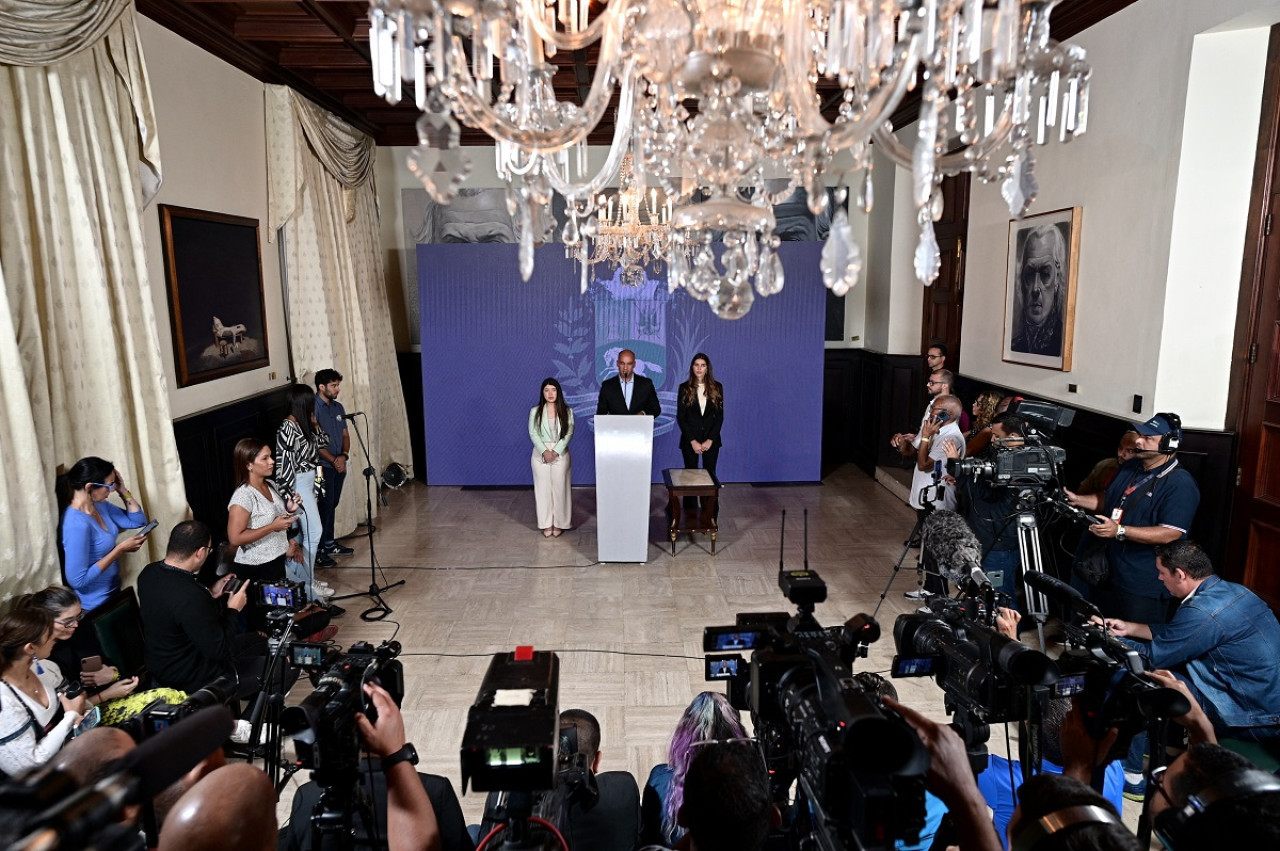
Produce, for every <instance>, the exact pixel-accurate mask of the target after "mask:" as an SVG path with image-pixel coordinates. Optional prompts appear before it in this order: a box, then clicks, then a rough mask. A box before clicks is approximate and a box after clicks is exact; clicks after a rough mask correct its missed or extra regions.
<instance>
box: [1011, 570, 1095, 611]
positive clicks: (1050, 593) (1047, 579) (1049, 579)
mask: <svg viewBox="0 0 1280 851" xmlns="http://www.w3.org/2000/svg"><path fill="white" fill-rule="evenodd" d="M1022 578H1023V579H1024V580H1026V583H1027V584H1028V585H1030V586H1031V587H1032V588H1034V589H1036V590H1037V591H1039V592H1040V593H1042V594H1044V595H1045V596H1046V597H1048V598H1049V599H1050V600H1053V601H1054V602H1055V603H1061V604H1062V605H1064V606H1066V607H1067V608H1069V609H1071V610H1072V611H1073V612H1075V613H1076V614H1078V615H1080V616H1081V617H1083V618H1085V619H1086V620H1087V619H1089V618H1091V617H1098V618H1100V617H1102V612H1101V611H1099V610H1098V607H1097V606H1095V605H1094V604H1093V603H1090V602H1089V601H1088V600H1086V599H1085V598H1084V595H1083V594H1081V593H1080V592H1079V591H1077V590H1076V589H1074V588H1072V587H1071V586H1070V585H1068V584H1067V583H1065V582H1063V581H1062V580H1061V579H1058V578H1057V577H1055V576H1050V575H1049V574H1047V573H1041V572H1040V571H1038V570H1028V571H1027V572H1026V573H1024V574H1022Z"/></svg>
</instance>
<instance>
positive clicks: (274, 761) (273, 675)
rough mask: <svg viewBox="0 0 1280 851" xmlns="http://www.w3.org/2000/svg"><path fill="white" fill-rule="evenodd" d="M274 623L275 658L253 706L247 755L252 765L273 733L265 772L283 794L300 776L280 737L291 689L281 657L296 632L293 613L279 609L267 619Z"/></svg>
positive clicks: (269, 662)
mask: <svg viewBox="0 0 1280 851" xmlns="http://www.w3.org/2000/svg"><path fill="white" fill-rule="evenodd" d="M267 618H268V620H269V621H270V622H271V626H272V630H271V638H270V639H269V641H270V646H271V655H270V656H269V657H268V660H267V664H266V665H265V666H264V668H263V672H262V687H261V689H260V690H259V691H258V696H257V697H256V698H255V699H254V702H253V711H252V712H250V713H249V720H250V729H249V743H248V745H246V754H247V755H248V757H249V764H250V765H252V764H253V761H254V759H255V758H256V756H257V754H258V739H259V737H260V735H261V732H262V730H263V728H264V727H265V728H266V729H267V730H268V731H269V732H268V735H267V741H266V742H265V743H264V744H263V747H262V750H261V753H262V769H263V771H265V772H266V774H267V777H268V778H269V779H270V780H271V785H272V786H274V787H275V790H276V794H277V795H278V794H280V792H281V790H283V789H284V787H285V785H286V784H287V783H288V782H289V778H291V777H293V775H294V774H296V773H297V772H298V769H299V766H298V765H297V764H296V763H293V762H289V763H286V762H285V761H284V758H283V754H284V744H283V741H282V737H281V735H280V713H281V711H283V709H284V698H285V692H286V691H287V689H286V688H285V685H284V672H283V671H281V672H280V673H279V674H277V671H280V656H281V654H282V653H283V652H284V649H285V648H286V647H288V646H289V634H290V633H291V632H292V631H293V623H294V621H293V613H292V612H290V611H289V610H288V609H277V610H276V611H274V612H271V613H270V614H269V615H267Z"/></svg>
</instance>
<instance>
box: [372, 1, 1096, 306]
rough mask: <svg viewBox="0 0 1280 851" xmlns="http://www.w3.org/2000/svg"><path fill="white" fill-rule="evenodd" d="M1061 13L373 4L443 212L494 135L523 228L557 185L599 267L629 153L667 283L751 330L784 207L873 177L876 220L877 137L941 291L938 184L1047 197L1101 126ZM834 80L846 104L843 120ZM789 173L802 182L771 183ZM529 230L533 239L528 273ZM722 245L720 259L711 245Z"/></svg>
mask: <svg viewBox="0 0 1280 851" xmlns="http://www.w3.org/2000/svg"><path fill="white" fill-rule="evenodd" d="M1058 2H1059V0H608V3H607V4H606V5H599V4H598V3H597V4H593V3H590V2H588V0H371V2H370V22H371V30H370V48H371V55H372V59H373V74H374V88H375V90H376V91H377V92H378V93H379V94H381V95H384V96H385V97H386V98H387V99H388V100H389V101H391V102H393V103H394V102H398V101H399V100H400V99H401V96H402V86H404V85H405V84H408V85H410V86H412V88H413V90H414V95H415V98H416V102H417V105H418V107H419V108H420V109H421V110H422V112H423V116H422V118H421V119H420V120H419V137H420V144H419V146H418V148H417V149H415V150H414V152H413V153H412V154H411V158H410V160H411V162H410V164H411V167H412V168H414V170H415V173H417V174H418V176H419V177H420V178H421V179H422V181H423V183H424V185H425V186H426V188H427V190H428V191H429V192H430V193H431V194H432V196H433V197H434V198H435V199H436V200H437V201H438V202H441V203H447V202H448V200H450V199H451V198H452V197H453V196H454V194H456V192H457V188H458V186H459V184H460V183H461V181H462V180H463V179H464V178H465V177H466V175H467V174H469V172H470V162H469V158H468V156H467V154H466V153H465V152H464V151H463V150H462V149H461V148H460V147H459V144H458V124H457V121H456V120H455V119H460V120H461V121H462V122H464V123H466V124H467V125H469V126H472V127H477V128H480V129H482V130H483V131H484V132H485V133H487V134H488V135H489V136H491V137H492V138H493V139H494V140H495V142H496V156H497V167H498V174H499V176H500V177H502V179H504V180H505V181H506V183H507V186H508V204H509V206H510V208H511V212H512V214H513V215H516V216H518V217H519V218H520V220H521V223H522V224H525V223H528V224H530V225H531V224H532V222H533V221H535V220H537V219H538V218H539V214H540V213H541V211H542V210H545V209H546V208H547V206H548V205H549V203H550V200H551V197H552V194H553V193H555V192H558V193H560V194H562V195H563V196H564V197H565V199H566V200H567V202H568V210H569V216H570V220H569V223H568V225H566V227H565V234H564V235H565V243H566V245H567V246H568V248H569V249H570V250H576V251H577V255H576V256H577V257H578V259H579V260H580V261H581V262H582V263H583V264H584V267H585V265H586V264H588V263H589V262H590V258H591V255H590V248H589V245H588V242H589V240H588V239H586V238H585V237H584V234H590V233H592V232H595V233H599V232H600V228H601V220H600V212H601V211H600V203H599V198H600V196H601V192H602V190H603V189H604V188H605V187H606V186H608V185H609V184H610V183H611V181H613V179H614V178H615V177H616V176H617V174H618V169H619V166H620V165H621V162H622V159H623V155H624V154H625V153H626V152H628V151H634V152H635V159H634V165H633V167H632V171H633V174H632V176H631V180H632V181H633V183H634V185H635V186H636V187H637V188H639V189H640V190H641V191H642V192H643V191H644V189H645V187H649V186H652V187H654V188H657V189H660V190H661V193H662V195H663V196H665V197H667V198H670V199H671V205H672V206H671V208H670V224H671V227H672V230H673V233H672V237H671V239H670V240H669V242H668V246H669V252H670V253H669V255H668V262H669V263H670V268H669V273H670V275H671V279H672V285H673V286H684V287H686V289H687V290H688V291H689V292H690V293H691V294H693V295H695V296H696V297H699V298H703V299H705V300H707V302H708V303H709V304H710V306H711V308H712V309H713V310H714V311H715V312H716V314H717V315H719V316H722V317H726V318H735V317H738V316H742V315H743V314H745V313H746V312H747V311H748V310H749V309H750V307H751V302H752V300H753V299H754V294H753V292H752V287H753V284H754V290H755V293H758V294H759V295H761V296H767V295H770V294H772V293H774V292H777V291H778V290H780V289H781V288H782V284H783V276H782V267H781V263H780V262H778V258H777V255H776V254H775V253H774V249H775V248H776V246H777V240H776V238H775V236H774V234H773V229H774V218H773V213H772V209H771V205H772V204H773V203H776V202H777V201H779V200H781V199H782V198H783V197H785V196H786V195H788V194H790V193H791V192H792V191H794V189H795V188H796V187H802V188H804V189H805V190H806V192H807V195H808V198H809V204H810V209H811V210H812V211H813V212H814V214H815V215H816V214H819V213H821V212H823V211H824V209H825V206H826V204H827V203H828V202H827V193H826V192H825V186H826V185H827V184H828V183H835V184H837V185H838V186H839V187H840V189H839V190H838V192H837V198H838V200H841V201H844V200H846V196H847V195H848V194H849V188H850V183H851V181H852V180H853V177H854V174H855V173H856V172H857V171H858V170H859V169H861V170H862V171H863V172H864V174H863V179H862V182H861V185H860V186H859V188H858V190H857V192H856V193H855V199H854V200H856V203H858V204H859V205H860V206H862V207H863V208H864V209H868V210H869V209H870V206H871V203H872V193H871V181H870V165H871V146H872V145H875V146H877V147H878V148H879V149H880V150H881V151H882V152H883V153H884V154H886V155H887V156H888V157H889V158H890V159H891V160H893V161H894V162H896V163H898V164H899V165H902V166H903V167H905V168H909V169H910V170H911V172H912V200H913V204H914V212H915V217H916V222H917V224H918V226H919V242H918V244H917V249H916V253H915V271H916V275H917V277H918V278H919V279H920V280H921V281H922V282H924V283H925V284H929V283H931V282H932V281H933V279H934V278H936V277H937V274H938V270H939V266H940V257H939V252H938V246H937V242H936V240H935V238H934V232H933V222H934V221H936V219H937V218H938V216H940V214H941V210H942V199H941V193H940V191H939V186H940V184H941V182H942V180H943V178H945V177H947V176H949V175H955V174H959V173H962V172H972V173H973V174H975V175H977V177H978V178H979V179H981V180H983V181H993V180H997V181H1000V182H1001V188H1002V194H1003V196H1004V198H1005V200H1006V201H1007V202H1008V205H1009V211H1010V214H1011V215H1012V216H1014V217H1015V218H1020V217H1021V216H1022V215H1023V214H1024V213H1025V212H1026V211H1027V209H1028V208H1029V206H1030V204H1031V203H1032V202H1033V200H1034V199H1035V195H1036V190H1037V186H1036V181H1035V176H1034V156H1033V153H1032V150H1033V148H1034V147H1035V146H1036V145H1042V144H1045V143H1046V142H1048V141H1050V140H1051V139H1052V138H1053V137H1054V136H1056V137H1057V138H1058V139H1059V140H1061V141H1064V142H1065V141H1069V140H1070V139H1071V138H1072V137H1073V136H1075V135H1077V134H1080V133H1083V132H1084V130H1085V124H1086V118H1087V113H1088V97H1087V92H1088V81H1089V73H1090V72H1089V67H1088V65H1087V63H1086V62H1085V57H1084V51H1083V50H1081V49H1080V48H1078V47H1075V46H1073V45H1066V44H1058V43H1057V42H1055V41H1053V40H1052V39H1050V37H1049V16H1050V14H1051V12H1052V10H1053V8H1054V7H1055V6H1056V5H1057V4H1058ZM596 43H598V49H597V56H598V64H597V67H596V71H595V76H594V78H593V79H592V80H591V86H590V90H589V92H588V94H587V96H586V98H585V100H584V102H583V103H582V105H578V104H576V103H571V102H568V101H562V100H557V99H556V96H555V90H554V88H553V86H552V78H553V75H554V73H555V70H556V68H555V64H554V63H555V62H556V59H557V56H558V55H559V54H561V53H562V52H568V51H582V50H585V49H586V48H587V47H588V46H589V45H592V44H596ZM819 83H821V84H822V88H823V90H824V91H826V90H831V91H834V92H835V93H836V94H835V96H834V102H838V104H839V107H838V114H837V116H836V117H835V119H834V120H832V121H828V120H827V119H826V118H825V117H824V116H823V110H822V102H821V100H820V97H819V94H818V92H819ZM915 87H920V89H921V91H920V96H921V97H920V111H919V115H918V120H917V121H916V122H915V126H914V127H913V128H908V129H906V130H902V131H900V132H899V133H898V134H895V133H894V131H893V128H892V127H891V126H890V125H889V124H888V120H889V117H890V116H891V115H892V114H893V113H894V111H895V109H897V107H898V106H899V105H900V104H901V103H902V100H903V98H904V96H905V95H906V93H907V91H908V90H910V89H913V88H915ZM615 88H616V89H617V93H618V98H617V122H616V125H615V135H614V138H613V142H612V144H611V146H610V150H609V155H608V157H607V158H606V161H605V164H604V166H603V167H602V168H601V169H599V170H598V171H595V172H594V173H592V172H590V171H589V170H588V168H587V157H586V139H587V135H588V134H589V133H590V132H591V130H592V128H594V127H595V126H596V124H597V123H599V121H600V119H601V117H602V116H603V115H604V114H605V111H606V109H607V108H608V107H609V106H610V104H611V99H612V96H613V93H614V90H615ZM828 97H830V96H828ZM777 177H784V178H786V179H787V180H786V186H785V187H784V188H783V189H782V190H781V191H780V192H779V191H774V192H769V191H766V181H767V180H768V179H769V178H777ZM773 183H775V184H776V183H777V181H773ZM605 212H606V214H607V212H608V211H607V210H606V211H605ZM534 230H535V229H534V228H533V227H531V226H530V227H523V228H522V229H521V233H522V240H521V246H520V267H521V272H522V274H524V276H525V277H526V279H527V277H528V275H529V274H531V273H532V269H533V248H534V245H533V240H534ZM713 238H716V239H718V240H719V241H721V242H722V243H723V245H722V247H719V248H718V249H714V250H713V247H712V240H713ZM822 257H823V259H822V273H823V277H824V280H825V282H826V284H827V286H828V287H830V288H831V289H832V290H833V291H835V292H836V293H837V294H843V293H845V292H847V291H848V289H849V287H850V286H852V285H853V284H854V283H855V282H856V280H857V277H858V274H859V270H860V268H861V262H862V261H861V252H860V250H859V248H858V246H857V244H856V243H855V242H854V241H853V238H852V229H851V228H850V227H849V224H848V219H847V215H846V214H845V211H844V205H843V204H841V208H840V209H839V210H837V211H835V213H834V215H833V216H832V228H831V235H830V236H829V237H828V240H827V244H826V245H825V246H824V250H823V255H822ZM584 279H585V269H584Z"/></svg>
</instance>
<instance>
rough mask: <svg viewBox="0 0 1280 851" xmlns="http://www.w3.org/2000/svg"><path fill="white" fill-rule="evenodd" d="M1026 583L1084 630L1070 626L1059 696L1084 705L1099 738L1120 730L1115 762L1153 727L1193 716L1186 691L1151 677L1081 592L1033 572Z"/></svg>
mask: <svg viewBox="0 0 1280 851" xmlns="http://www.w3.org/2000/svg"><path fill="white" fill-rule="evenodd" d="M1027 582H1028V583H1030V584H1031V585H1032V586H1033V587H1034V588H1036V589H1037V590H1039V591H1041V592H1043V593H1044V594H1045V595H1046V596H1047V597H1049V598H1050V599H1052V600H1054V601H1055V602H1059V603H1062V604H1063V605H1065V606H1067V607H1068V608H1069V609H1071V610H1073V611H1074V612H1075V613H1076V614H1078V615H1079V616H1080V619H1081V620H1082V623H1081V624H1079V625H1077V624H1074V623H1071V622H1070V620H1068V621H1067V622H1066V623H1065V627H1066V644H1067V647H1066V649H1065V650H1063V651H1062V655H1061V656H1059V657H1058V668H1059V670H1060V671H1061V675H1060V677H1059V679H1058V683H1057V685H1056V687H1055V690H1054V693H1055V695H1056V696H1057V697H1073V696H1074V697H1075V698H1076V699H1077V700H1078V701H1079V703H1080V705H1081V707H1082V709H1083V710H1084V720H1085V727H1086V729H1088V731H1089V733H1090V735H1092V736H1093V737H1094V738H1095V739H1101V738H1102V737H1103V736H1104V735H1105V734H1106V732H1107V730H1108V729H1110V728H1112V727H1115V728H1116V729H1117V730H1119V733H1120V735H1119V736H1118V737H1117V739H1116V742H1115V744H1114V745H1113V746H1112V748H1111V753H1110V758H1111V759H1120V758H1121V757H1123V756H1124V755H1125V753H1126V752H1127V751H1128V748H1129V742H1130V741H1131V740H1132V739H1133V737H1134V736H1135V735H1137V734H1138V733H1140V732H1142V731H1143V730H1144V729H1146V728H1147V727H1148V726H1149V725H1150V724H1151V722H1153V721H1155V720H1158V719H1163V718H1175V717H1177V716H1179V715H1183V714H1185V713H1187V712H1189V711H1190V709H1191V704H1190V702H1189V701H1188V700H1187V698H1186V697H1185V696H1184V695H1183V694H1182V693H1181V692H1179V691H1178V690H1176V689H1171V688H1167V687H1165V686H1162V685H1160V684H1159V683H1157V682H1155V681H1154V680H1152V679H1151V678H1150V677H1148V676H1147V673H1146V664H1145V662H1144V660H1143V659H1142V656H1141V655H1139V653H1138V651H1137V650H1136V649H1134V647H1133V646H1132V645H1130V644H1128V643H1126V642H1124V641H1122V640H1120V639H1119V638H1117V637H1115V636H1114V635H1112V634H1111V631H1110V630H1109V629H1107V627H1106V626H1105V624H1104V623H1103V622H1102V621H1101V613H1100V612H1099V611H1098V609H1097V608H1095V607H1094V605H1093V604H1092V603H1090V602H1089V601H1087V600H1085V599H1084V596H1083V595H1081V594H1080V592H1079V591H1077V590H1076V589H1074V588H1072V587H1071V586H1070V585H1068V584H1067V583H1065V582H1062V581H1061V580H1059V579H1055V578H1054V577H1052V576H1048V575H1046V574H1043V573H1028V574H1027ZM1095 619H1096V620H1095Z"/></svg>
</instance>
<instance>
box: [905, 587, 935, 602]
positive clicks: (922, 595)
mask: <svg viewBox="0 0 1280 851" xmlns="http://www.w3.org/2000/svg"><path fill="white" fill-rule="evenodd" d="M902 596H904V597H906V598H907V599H908V600H927V599H929V597H930V596H931V595H930V594H929V592H928V591H925V590H923V589H919V588H917V589H916V590H915V591H907V592H905V593H904V594H903V595H902Z"/></svg>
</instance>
